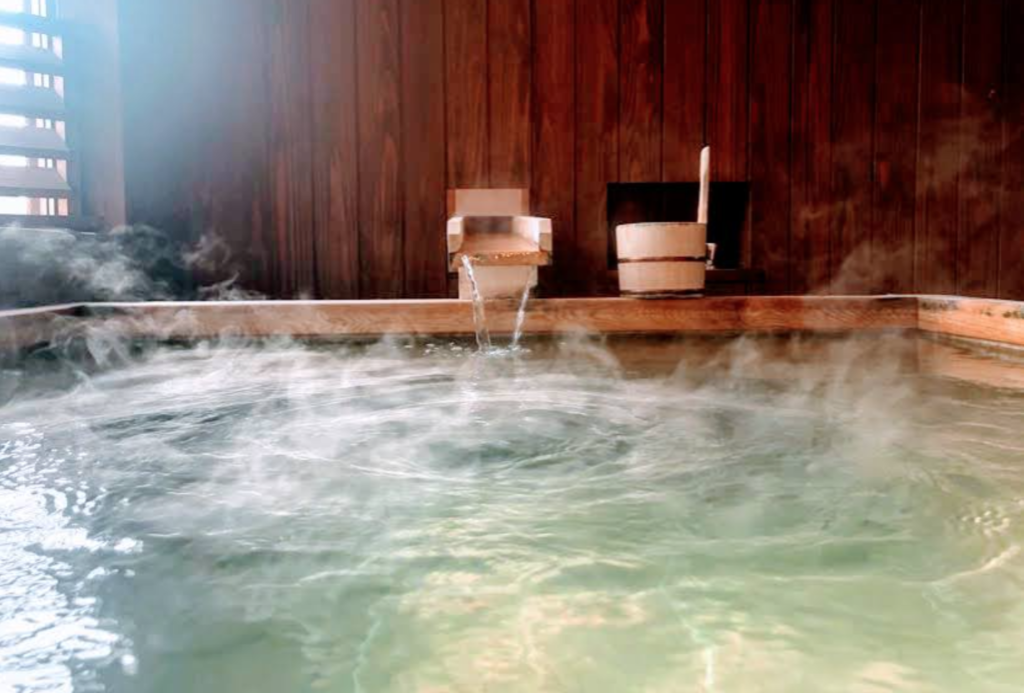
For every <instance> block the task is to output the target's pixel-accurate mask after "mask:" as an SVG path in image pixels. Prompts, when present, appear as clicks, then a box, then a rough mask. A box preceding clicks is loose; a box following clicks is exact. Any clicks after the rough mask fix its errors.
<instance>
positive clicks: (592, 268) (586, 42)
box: [576, 0, 619, 294]
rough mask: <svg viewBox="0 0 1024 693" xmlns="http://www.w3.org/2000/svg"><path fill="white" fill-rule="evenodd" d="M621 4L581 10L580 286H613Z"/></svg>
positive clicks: (604, 0)
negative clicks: (611, 200) (611, 192)
mask: <svg viewBox="0 0 1024 693" xmlns="http://www.w3.org/2000/svg"><path fill="white" fill-rule="evenodd" d="M618 37H619V2H618V0H586V2H578V3H577V5H576V123H577V129H576V252H577V256H578V258H579V261H580V272H581V276H580V277H579V279H580V286H581V288H583V289H585V290H586V292H587V293H589V294H596V293H605V292H607V291H608V290H609V289H610V287H609V286H608V241H609V235H608V183H610V182H613V181H615V179H616V178H617V177H618V173H619V142H618V125H619V64H618V56H619V42H618Z"/></svg>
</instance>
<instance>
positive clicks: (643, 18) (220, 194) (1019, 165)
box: [121, 0, 1024, 299]
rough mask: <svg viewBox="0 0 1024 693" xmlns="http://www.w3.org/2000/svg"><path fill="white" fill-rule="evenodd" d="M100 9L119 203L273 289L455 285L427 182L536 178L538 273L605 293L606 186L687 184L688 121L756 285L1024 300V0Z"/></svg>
mask: <svg viewBox="0 0 1024 693" xmlns="http://www.w3.org/2000/svg"><path fill="white" fill-rule="evenodd" d="M121 12H122V16H121V22H122V28H123V31H124V32H125V36H124V40H123V45H122V52H123V64H124V66H123V72H124V79H125V98H126V107H125V109H126V110H125V120H126V142H125V144H126V169H127V177H128V204H129V215H130V218H131V220H133V221H135V222H147V223H152V224H156V225H158V226H162V227H165V228H167V229H169V230H173V231H174V232H175V233H187V234H191V235H192V236H194V237H198V236H200V235H202V234H207V236H208V238H209V237H210V236H209V234H216V238H219V239H220V242H219V243H210V242H209V241H208V242H207V243H206V246H205V247H207V248H213V249H215V250H217V253H215V254H214V255H215V257H216V258H217V262H211V263H208V265H209V267H213V266H214V265H216V264H218V262H219V264H220V268H219V269H216V268H214V269H210V270H209V271H210V272H211V274H213V275H216V274H217V273H218V272H219V273H220V274H222V275H223V274H224V273H225V272H232V273H235V272H236V273H237V274H238V275H239V280H240V282H241V283H242V284H243V285H245V286H247V287H250V288H254V289H257V290H261V291H264V292H266V293H268V294H271V295H275V296H298V295H309V296H319V297H325V298H354V297H359V298H380V297H398V296H409V297H437V296H446V295H448V293H449V287H450V280H449V278H448V276H447V273H446V268H445V257H444V234H443V228H444V219H445V209H444V205H445V201H444V200H445V196H444V191H445V189H446V188H448V187H529V188H530V189H531V190H532V194H533V201H534V210H535V212H536V213H538V214H541V215H545V216H550V217H553V218H554V220H555V244H556V245H555V252H556V267H555V268H554V269H553V270H552V271H549V272H548V275H547V276H546V277H545V278H544V290H545V291H546V292H547V293H549V294H593V293H604V292H608V291H610V290H611V287H612V286H613V284H612V281H613V275H612V274H611V273H610V272H609V268H608V260H607V247H608V237H607V234H608V230H607V219H606V216H607V204H606V195H607V184H608V183H610V182H645V181H648V182H659V181H660V182H670V181H672V182H674V181H690V180H694V179H695V178H696V161H697V154H698V150H699V148H700V146H701V145H702V144H703V143H705V142H707V143H710V144H711V146H712V147H713V152H714V159H715V168H716V171H715V174H716V177H717V178H718V179H719V180H728V181H749V182H750V190H751V204H750V206H749V211H748V219H747V226H746V232H745V236H744V242H743V256H744V259H745V261H746V262H747V263H748V264H749V265H750V266H754V267H759V268H763V269H764V270H765V272H766V276H767V290H768V292H770V293H807V292H829V291H831V292H837V293H838V292H844V293H846V292H857V293H860V292H922V293H962V294H969V295H981V296H1000V297H1010V298H1018V299H1024V263H1022V256H1024V138H1022V132H1024V54H1022V53H1024V47H1022V46H1024V42H1022V41H1021V40H1020V36H1021V35H1022V34H1024V3H1022V2H1020V0H176V1H175V2H173V3H170V2H156V1H155V0H150V1H148V2H141V1H140V0H122V6H121ZM228 251H230V253H229V252H228ZM211 252H212V251H211ZM229 255H230V257H229ZM225 267H227V268H230V269H229V270H225Z"/></svg>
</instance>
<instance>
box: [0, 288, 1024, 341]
mask: <svg viewBox="0 0 1024 693" xmlns="http://www.w3.org/2000/svg"><path fill="white" fill-rule="evenodd" d="M515 313H516V306H515V305H514V304H513V303H512V302H508V303H499V302H489V303H488V306H487V318H488V325H489V326H490V328H491V331H492V332H493V333H496V334H501V333H509V332H511V331H512V329H513V325H514V322H515ZM892 329H897V330H920V331H922V332H926V333H931V334H939V335H948V336H951V337H957V338H961V339H969V340H978V341H984V342H988V343H992V344H999V345H1008V346H1014V347H1024V303H1021V302H1015V301H1002V300H995V299H976V298H962V297H956V296H799V297H798V296H723V297H709V298H696V299H640V298H567V299H537V300H534V301H531V302H530V305H529V311H528V313H527V317H526V324H525V332H526V333H528V334H561V333H572V332H593V333H607V334H628V333H636V334H673V333H678V334H698V333H708V334H722V333H765V332H822V333H843V332H856V331H872V330H892ZM92 330H113V331H115V332H116V333H117V334H120V335H123V336H126V337H130V338H139V339H158V340H189V339H209V338H215V337H219V336H240V337H253V338H265V337H275V336H294V337H298V338H318V337H322V338H330V337H338V338H341V337H376V336H381V335H386V334H403V335H451V336H456V335H472V334H473V310H472V305H471V304H470V303H469V302H466V301H457V300H385V301H239V302H167V303H83V304H75V305H64V306H52V307H43V308H32V309H23V310H10V311H0V351H9V350H12V349H13V350H21V349H25V348H29V347H32V346H37V345H45V344H49V343H52V342H54V341H55V340H59V339H64V338H68V337H73V336H75V335H80V334H82V333H84V332H86V331H92Z"/></svg>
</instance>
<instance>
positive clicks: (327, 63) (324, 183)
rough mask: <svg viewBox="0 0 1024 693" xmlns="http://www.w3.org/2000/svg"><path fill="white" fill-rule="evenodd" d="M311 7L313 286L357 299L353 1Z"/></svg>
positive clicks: (319, 0)
mask: <svg viewBox="0 0 1024 693" xmlns="http://www.w3.org/2000/svg"><path fill="white" fill-rule="evenodd" d="M310 1H311V6H310V18H311V19H310V48H309V50H310V71H311V74H312V90H313V110H312V118H313V145H314V148H313V204H314V209H315V211H316V216H315V219H314V230H315V231H314V235H315V238H316V250H317V256H316V268H317V282H318V285H319V287H320V295H321V296H322V297H323V298H332V299H351V298H358V296H359V198H358V193H359V167H358V159H357V157H356V156H355V155H354V154H355V152H356V151H357V146H356V142H357V140H358V133H357V126H358V118H357V112H356V111H357V109H356V106H357V104H356V99H355V98H353V96H354V95H355V93H356V31H355V23H356V7H355V2H356V0H310Z"/></svg>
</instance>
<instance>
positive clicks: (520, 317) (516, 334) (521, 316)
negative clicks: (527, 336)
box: [511, 283, 530, 351]
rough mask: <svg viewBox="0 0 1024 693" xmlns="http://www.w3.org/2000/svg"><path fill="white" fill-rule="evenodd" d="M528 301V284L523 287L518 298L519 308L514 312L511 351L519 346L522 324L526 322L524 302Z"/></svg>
mask: <svg viewBox="0 0 1024 693" xmlns="http://www.w3.org/2000/svg"><path fill="white" fill-rule="evenodd" d="M529 302H530V284H529V283H527V284H526V286H524V287H523V297H522V298H521V299H519V310H518V311H517V312H516V328H515V330H514V331H513V332H512V347H511V349H512V351H515V350H516V349H518V348H519V340H520V339H522V337H523V325H524V324H525V323H526V304H527V303H529Z"/></svg>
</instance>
